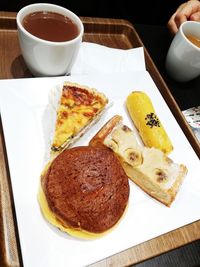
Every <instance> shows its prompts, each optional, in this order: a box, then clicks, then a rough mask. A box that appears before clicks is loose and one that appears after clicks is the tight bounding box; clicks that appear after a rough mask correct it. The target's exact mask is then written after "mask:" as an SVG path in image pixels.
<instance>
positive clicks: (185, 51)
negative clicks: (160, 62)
mask: <svg viewBox="0 0 200 267" xmlns="http://www.w3.org/2000/svg"><path fill="white" fill-rule="evenodd" d="M165 67H166V71H167V73H168V74H169V76H170V77H171V78H173V79H174V80H176V81H178V82H187V81H190V80H192V79H194V78H196V77H198V76H199V75H200V22H196V21H186V22H183V23H182V24H181V26H180V28H179V30H178V32H177V33H176V35H175V36H174V38H173V40H172V43H171V45H170V47H169V50H168V53H167V56H166V62H165Z"/></svg>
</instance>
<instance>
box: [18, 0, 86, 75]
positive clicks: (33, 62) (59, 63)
mask: <svg viewBox="0 0 200 267" xmlns="http://www.w3.org/2000/svg"><path fill="white" fill-rule="evenodd" d="M37 11H49V12H56V13H59V14H62V15H64V16H67V17H68V18H70V19H71V20H72V21H73V22H74V23H75V24H76V25H77V26H78V30H79V35H78V36H77V37H76V38H74V39H72V40H70V41H65V42H51V41H46V40H43V39H40V38H37V37H35V36H34V35H32V34H30V33H29V32H28V31H26V30H25V28H24V27H23V25H22V21H23V19H24V17H25V16H26V15H28V14H30V13H32V12H37ZM17 28H18V37H19V43H20V48H21V52H22V55H23V58H24V61H25V63H26V65H27V67H28V69H29V70H30V71H31V73H32V74H33V75H34V76H59V75H65V74H69V73H70V71H71V68H72V66H73V64H74V62H75V60H76V57H77V54H78V51H79V48H80V45H81V42H82V37H83V33H84V27H83V23H82V22H81V20H80V18H79V17H78V16H77V15H76V14H74V13H73V12H71V11H70V10H68V9H66V8H64V7H61V6H58V5H53V4H44V3H40V4H31V5H28V6H25V7H23V8H22V9H21V10H20V11H19V12H18V13H17Z"/></svg>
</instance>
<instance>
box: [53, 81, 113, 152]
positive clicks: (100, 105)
mask: <svg viewBox="0 0 200 267" xmlns="http://www.w3.org/2000/svg"><path fill="white" fill-rule="evenodd" d="M107 103H108V98H107V97H106V96H105V95H104V94H103V93H101V92H99V91H97V90H96V89H94V88H90V87H87V86H84V85H80V84H78V83H72V82H65V83H64V85H63V87H62V93H61V97H60V101H59V104H58V108H57V114H56V125H55V133H54V137H53V141H52V145H51V150H52V153H54V152H55V153H56V152H59V151H62V150H63V149H64V148H67V147H68V146H69V145H70V144H71V143H73V142H74V140H75V139H76V138H79V137H80V136H81V135H82V134H84V132H85V131H86V130H87V129H88V128H89V127H90V126H91V124H92V123H95V122H96V121H97V120H98V119H99V118H100V116H101V114H102V112H103V111H104V110H105V107H106V104H107Z"/></svg>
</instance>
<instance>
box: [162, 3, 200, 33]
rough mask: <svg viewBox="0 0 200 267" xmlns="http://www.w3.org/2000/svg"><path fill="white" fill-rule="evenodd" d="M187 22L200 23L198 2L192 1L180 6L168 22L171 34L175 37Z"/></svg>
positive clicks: (199, 4) (199, 5)
mask: <svg viewBox="0 0 200 267" xmlns="http://www.w3.org/2000/svg"><path fill="white" fill-rule="evenodd" d="M186 20H194V21H200V2H199V1H198V0H190V1H188V2H186V3H184V4H182V5H180V6H179V8H178V9H177V10H176V12H175V13H174V14H173V15H172V16H171V18H170V20H169V21H168V24H167V27H168V29H169V31H170V33H171V34H172V35H174V34H175V33H176V32H177V31H178V28H179V27H180V25H181V24H182V23H183V22H184V21H186Z"/></svg>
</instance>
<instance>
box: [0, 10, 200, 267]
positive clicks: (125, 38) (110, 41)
mask: <svg viewBox="0 0 200 267" xmlns="http://www.w3.org/2000/svg"><path fill="white" fill-rule="evenodd" d="M15 16H16V14H15V13H8V12H0V58H1V63H0V78H1V79H10V78H12V79H14V78H23V77H31V74H30V72H29V71H28V70H27V68H26V65H25V63H24V61H23V58H22V56H21V53H20V48H19V43H18V39H17V31H16V22H15ZM81 19H82V21H83V23H84V25H85V35H84V40H85V41H89V42H97V43H100V44H103V45H107V46H110V47H116V48H122V49H127V48H132V47H138V46H140V45H142V43H141V40H140V38H139V36H138V35H137V33H136V31H135V29H134V27H133V26H132V25H131V24H130V23H129V22H127V21H124V20H117V19H100V18H81ZM145 59H146V62H147V69H148V70H149V72H150V73H151V76H152V78H153V79H154V81H155V83H156V84H157V85H159V88H161V93H162V94H163V95H164V97H165V98H167V100H168V101H169V103H170V104H171V106H172V107H173V108H172V112H173V113H174V114H175V115H176V116H177V117H176V118H177V119H178V120H179V121H180V124H181V125H182V127H184V129H186V130H185V133H186V136H188V138H189V139H190V140H191V142H192V144H193V147H194V148H195V149H196V152H197V154H198V153H199V146H198V143H197V141H196V139H195V138H194V135H193V133H192V132H191V130H190V129H189V127H187V125H186V123H185V121H184V119H183V117H182V114H181V112H180V109H179V107H178V106H177V104H176V102H175V100H174V99H173V97H172V96H171V94H170V92H169V91H168V88H167V86H166V84H165V83H164V81H163V80H162V77H161V76H160V74H159V72H158V70H157V68H156V67H155V65H154V63H153V62H152V60H151V58H150V56H149V54H148V52H147V51H146V50H145ZM198 155H199V154H198ZM0 189H1V198H0V200H1V202H0V203H1V207H0V239H1V243H0V244H1V246H0V263H2V265H1V264H0V266H3V264H5V266H20V261H21V253H20V251H19V240H18V235H17V226H16V221H15V212H14V203H13V200H12V192H11V189H10V178H9V170H8V163H7V156H6V153H5V144H4V136H3V131H2V126H1V135H0ZM8 224H9V227H8ZM5 227H7V230H8V231H7V233H6V235H5V231H4V229H5ZM8 239H9V240H8ZM198 239H200V221H196V222H194V223H191V224H189V225H186V226H184V227H181V228H179V229H176V230H174V231H171V232H169V233H166V234H164V235H162V236H159V237H156V238H154V239H152V240H149V241H147V242H145V243H141V244H139V245H137V246H134V247H132V248H130V249H128V250H126V251H124V252H121V253H119V254H116V255H114V256H112V257H110V258H107V259H104V260H102V261H100V262H98V263H95V264H93V265H91V266H96V267H101V266H128V265H130V264H134V263H138V262H141V261H143V260H146V259H148V258H151V257H154V256H156V255H160V254H161V253H164V252H167V251H169V250H172V249H174V248H177V247H180V246H182V245H185V244H188V243H190V242H192V241H194V240H198ZM119 242H120V241H119ZM11 245H12V247H11ZM9 246H10V248H9Z"/></svg>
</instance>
